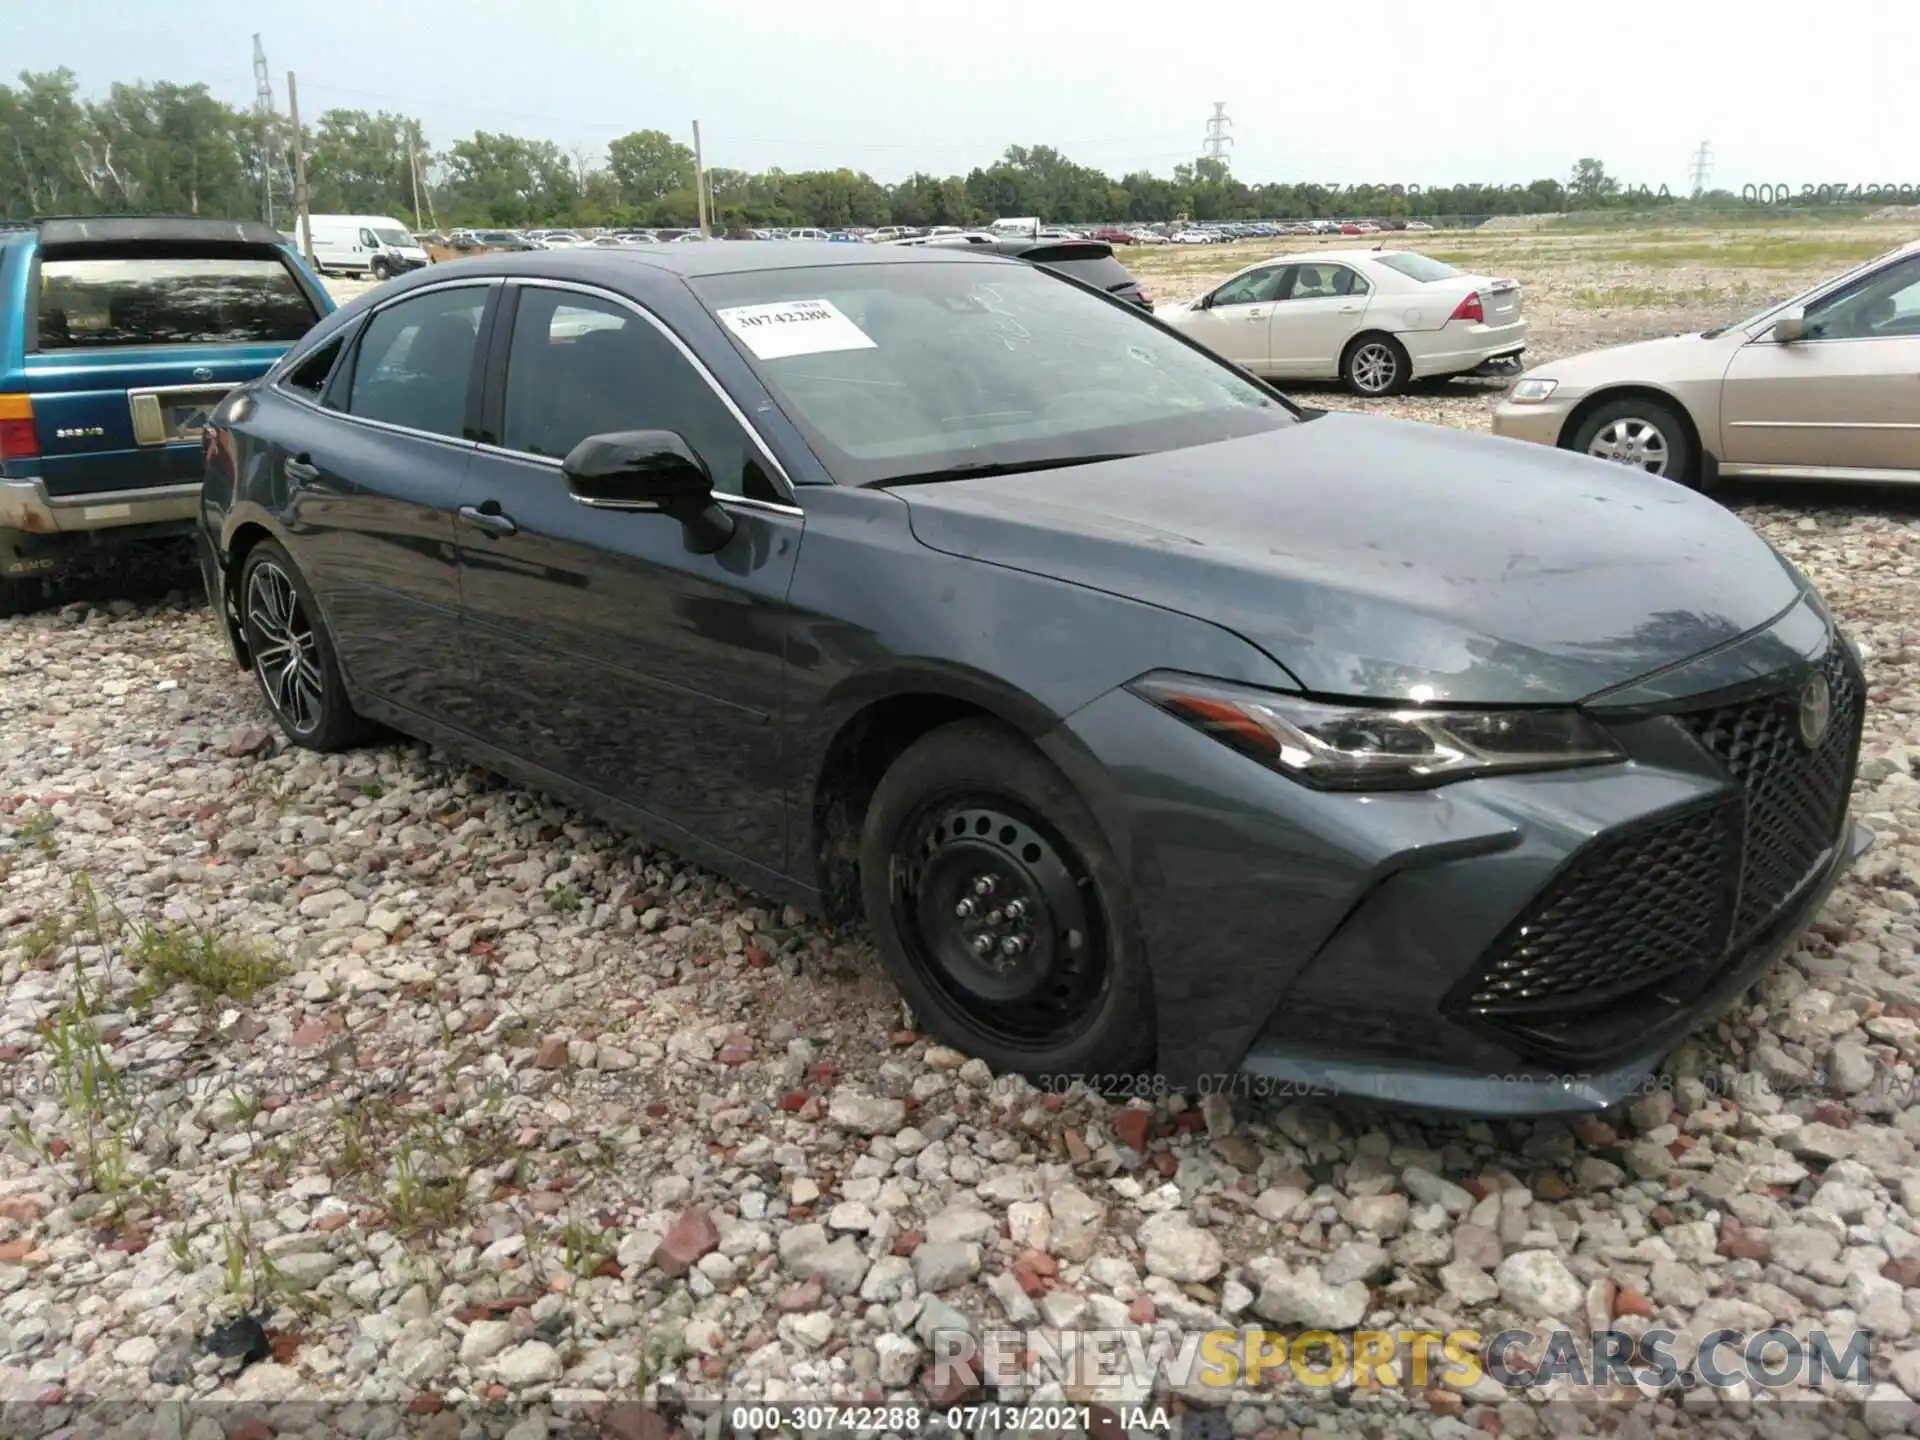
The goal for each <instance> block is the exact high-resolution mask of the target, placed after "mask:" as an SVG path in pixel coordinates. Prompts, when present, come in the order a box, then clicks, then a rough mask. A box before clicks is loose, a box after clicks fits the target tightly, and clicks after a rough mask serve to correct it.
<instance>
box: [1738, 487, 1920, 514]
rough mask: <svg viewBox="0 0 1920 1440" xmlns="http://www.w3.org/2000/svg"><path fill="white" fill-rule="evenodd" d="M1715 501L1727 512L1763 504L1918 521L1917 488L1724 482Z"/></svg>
mask: <svg viewBox="0 0 1920 1440" xmlns="http://www.w3.org/2000/svg"><path fill="white" fill-rule="evenodd" d="M1713 497H1714V499H1716V500H1718V501H1720V502H1721V503H1722V504H1724V505H1726V506H1727V507H1728V508H1729V509H1739V508H1742V507H1745V506H1757V505H1765V506H1770V507H1774V508H1778V509H1782V510H1801V511H1814V512H1817V511H1821V510H1840V511H1845V512H1846V513H1847V514H1849V515H1878V516H1882V517H1884V518H1886V519H1888V520H1902V521H1914V522H1920V485H1897V484H1889V485H1865V484H1861V483H1859V482H1857V481H1841V480H1831V481H1820V480H1723V481H1721V482H1720V484H1719V485H1717V486H1715V487H1714V491H1713Z"/></svg>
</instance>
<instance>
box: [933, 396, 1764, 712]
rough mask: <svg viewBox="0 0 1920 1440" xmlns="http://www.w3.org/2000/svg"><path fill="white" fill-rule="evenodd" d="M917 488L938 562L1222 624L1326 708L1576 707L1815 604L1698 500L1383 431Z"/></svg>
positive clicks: (1406, 429) (1227, 445)
mask: <svg viewBox="0 0 1920 1440" xmlns="http://www.w3.org/2000/svg"><path fill="white" fill-rule="evenodd" d="M897 493H899V495H900V496H901V497H902V498H903V499H905V500H906V502H907V504H908V506H909V509H910V512H911V517H912V525H913V532H914V535H915V537H916V538H917V539H918V540H919V541H920V543H922V544H924V545H926V546H928V547H930V548H932V549H935V550H939V551H943V552H945V553H947V554H951V555H958V556H962V557H965V558H969V559H975V560H979V561H982V562H985V563H988V564H993V565H1000V566H1006V567H1009V568H1012V569H1016V570H1023V571H1028V572H1030V573H1033V574H1038V575H1045V576H1050V577H1052V578H1054V579H1058V580H1062V581H1066V582H1068V583H1070V584H1075V585H1083V586H1087V587H1090V588H1092V589H1097V590H1103V591H1107V592H1109V593H1111V594H1115V595H1121V596H1126V597H1128V598H1131V599H1134V600H1139V601H1143V602H1145V603H1147V604H1151V605H1157V606H1160V607H1162V608H1164V609H1168V610H1175V611H1179V612H1181V613H1183V614H1187V615H1192V616H1195V617H1197V618H1199V619H1203V620H1207V621H1211V622H1213V623H1215V624H1217V625H1220V626H1223V627H1225V628H1226V629H1228V630H1231V631H1233V632H1234V633H1236V634H1238V635H1239V636H1241V637H1242V638H1243V639H1245V640H1247V641H1249V642H1251V643H1252V644H1254V645H1257V646H1259V647H1260V648H1261V649H1262V650H1264V651H1265V652H1266V653H1267V654H1268V655H1269V656H1271V657H1272V658H1273V659H1274V660H1275V661H1277V662H1278V663H1279V664H1281V665H1282V666H1284V667H1285V668H1286V669H1287V670H1288V671H1289V672H1291V673H1292V675H1293V676H1295V677H1296V679H1297V680H1298V682H1299V683H1300V685H1301V686H1302V687H1303V688H1304V689H1306V690H1307V691H1309V692H1313V693H1318V694H1323V695H1345V696H1355V697H1369V698H1375V699H1416V700H1422V699H1432V700H1436V701H1455V702H1460V703H1475V704H1484V703H1494V704H1509V703H1532V704H1554V703H1569V702H1572V701H1576V700H1580V699H1584V698H1586V697H1588V696H1591V695H1594V694H1596V693H1598V692H1599V691H1602V690H1607V689H1611V688H1613V687H1614V686H1617V685H1621V684H1624V683H1626V682H1627V681H1630V680H1634V679H1637V678H1639V677H1641V676H1643V675H1646V674H1648V673H1649V672H1652V671H1655V670H1661V669H1664V668H1666V667H1668V666H1670V665H1674V664H1676V663H1677V662H1679V661H1682V660H1686V659H1688V658H1690V657H1692V656H1695V655H1697V654H1699V653H1701V652H1703V651H1706V650H1709V649H1712V648H1714V647H1717V646H1720V645H1723V644H1725V643H1727V642H1729V641H1731V640H1733V639H1735V638H1737V637H1738V636H1740V635H1743V634H1745V633H1746V632H1748V631H1751V630H1754V629H1756V628H1758V627H1760V626H1763V625H1765V624H1766V623H1767V622H1768V621H1770V620H1772V619H1774V618H1775V617H1776V616H1778V615H1779V614H1780V613H1781V612H1783V611H1784V610H1786V609H1787V608H1788V607H1789V606H1791V605H1792V604H1793V603H1794V602H1795V601H1796V600H1797V599H1798V598H1799V597H1800V594H1801V585H1800V581H1799V580H1798V579H1797V578H1796V576H1795V573H1794V572H1793V571H1792V570H1791V569H1790V568H1789V567H1788V566H1787V564H1786V562H1785V561H1784V560H1782V559H1780V558H1779V557H1778V556H1777V555H1776V554H1775V553H1774V552H1773V550H1772V549H1771V547H1769V546H1768V545H1767V543H1766V542H1765V541H1763V540H1762V539H1761V538H1760V537H1759V536H1758V535H1756V534H1755V533H1754V532H1753V531H1752V530H1750V529H1749V528H1748V527H1747V526H1746V525H1745V524H1744V523H1742V522H1741V521H1740V520H1739V519H1738V518H1737V517H1735V516H1734V515H1733V514H1732V513H1731V512H1730V511H1727V510H1725V509H1723V508H1721V506H1719V505H1718V504H1716V503H1714V502H1713V501H1711V500H1708V499H1706V498H1705V497H1704V496H1702V495H1699V494H1697V493H1695V492H1694V491H1691V490H1688V489H1686V488H1684V487H1682V486H1680V485H1676V484H1673V483H1672V482H1670V481H1666V480H1660V479H1656V478H1655V477H1653V476H1650V475H1645V474H1642V473H1640V472H1637V471H1633V470H1629V469H1627V468H1625V467H1623V466H1619V465H1614V464H1610V463H1607V462H1605V461H1599V460H1592V459H1589V458H1587V457H1585V456H1580V455H1571V454H1566V453H1564V452H1561V451H1557V450H1548V449H1544V448H1542V447H1540V446H1537V445H1527V444H1522V443H1520V442H1518V441H1510V440H1498V439H1493V438H1491V437H1484V436H1476V435H1468V434H1464V433H1461V432H1458V431H1448V430H1444V429H1441V428H1439V427H1436V426H1429V425H1422V424H1416V423H1413V422H1410V421H1394V420H1383V419H1376V418H1373V417H1370V416H1355V415H1343V414H1338V413H1330V414H1324V415H1321V416H1319V417H1317V418H1314V419H1311V420H1309V421H1306V422H1304V423H1302V424H1298V425H1290V426H1288V427H1286V428H1285V429H1282V430H1277V431H1271V432H1268V433H1266V434H1262V435H1256V436H1251V437H1248V438H1245V439H1239V440H1228V441H1221V442H1218V443H1215V444H1211V445H1202V446H1197V447H1194V448H1191V449H1186V450H1175V451H1170V452H1167V453H1164V454H1158V455H1144V456H1140V457H1138V458H1135V459H1130V460H1120V461H1109V462H1105V463H1101V464H1095V465H1081V466H1074V467H1070V468H1065V469H1058V470H1048V471H1041V472H1034V473H1028V474H1022V475H1010V476H996V477H983V478H980V479H973V480H954V481H947V482H943V483H936V484H925V485H914V486H903V487H901V489H900V490H899V491H898V492H897ZM1162 663H1166V664H1169V665H1177V664H1178V657H1168V658H1167V660H1166V661H1165V662H1162Z"/></svg>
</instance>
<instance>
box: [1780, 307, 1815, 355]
mask: <svg viewBox="0 0 1920 1440" xmlns="http://www.w3.org/2000/svg"><path fill="white" fill-rule="evenodd" d="M1806 337H1807V312H1806V311H1805V310H1803V309H1802V308H1801V307H1800V306H1798V305H1796V306H1794V307H1793V309H1791V310H1789V311H1787V312H1786V314H1784V315H1782V316H1781V317H1780V318H1779V319H1778V320H1776V321H1774V322H1773V338H1774V339H1776V340H1778V341H1779V342H1780V343H1781V344H1782V345H1791V344H1792V343H1793V342H1794V341H1796V340H1804V339H1806Z"/></svg>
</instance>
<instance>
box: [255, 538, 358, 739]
mask: <svg viewBox="0 0 1920 1440" xmlns="http://www.w3.org/2000/svg"><path fill="white" fill-rule="evenodd" d="M237 588H238V594H239V601H240V623H241V626H242V628H243V630H244V631H245V634H246V640H247V653H248V654H249V655H251V656H252V658H253V674H254V678H255V679H256V680H258V681H259V683H260V694H261V696H262V698H264V699H265V700H266V702H267V708H268V709H269V710H271V711H272V712H273V718H274V719H275V721H277V722H278V723H279V726H280V728H281V729H282V730H283V731H285V732H286V736H287V738H288V739H289V740H291V741H292V742H293V743H294V744H296V745H299V746H302V747H304V748H305V749H308V750H322V751H327V750H345V749H347V748H348V747H349V746H351V745H353V744H355V743H356V742H358V741H360V740H362V739H365V738H366V736H367V735H368V734H369V733H370V731H371V730H372V726H371V725H369V724H368V723H367V722H366V721H365V720H363V719H362V718H361V717H360V716H359V715H358V714H356V713H355V712H354V708H353V705H352V703H351V702H350V701H349V700H348V699H347V687H346V683H345V682H344V681H343V680H342V679H341V678H340V666H339V663H338V661H337V659H336V658H335V654H334V648H333V637H332V636H331V635H329V634H328V633H327V627H326V622H325V619H324V617H323V616H322V615H321V613H320V607H319V605H318V604H316V603H315V601H314V598H313V591H312V590H311V589H310V588H309V587H308V585H307V581H306V577H305V576H303V575H302V574H301V573H300V567H299V566H297V565H295V564H294V563H293V557H292V556H290V555H288V554H287V552H286V551H285V550H284V549H282V548H281V547H280V546H279V545H278V544H277V543H276V542H274V541H272V540H262V541H261V542H260V543H259V544H258V545H256V546H254V548H253V549H252V550H250V551H248V552H247V560H246V564H244V565H242V566H241V567H240V584H239V586H238V587H237Z"/></svg>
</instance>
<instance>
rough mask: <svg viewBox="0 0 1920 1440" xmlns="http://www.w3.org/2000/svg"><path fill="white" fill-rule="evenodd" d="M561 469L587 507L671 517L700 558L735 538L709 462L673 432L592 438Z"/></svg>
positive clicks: (623, 432)
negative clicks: (717, 498)
mask: <svg viewBox="0 0 1920 1440" xmlns="http://www.w3.org/2000/svg"><path fill="white" fill-rule="evenodd" d="M560 471H561V473H562V474H563V475H565V476H566V477H567V488H568V489H569V490H571V491H572V492H573V498H574V499H575V500H577V501H579V502H580V503H581V504H582V505H591V506H592V507H593V508H594V509H596V510H643V511H658V512H659V513H661V514H664V515H671V516H672V517H673V518H674V519H676V520H678V521H679V522H680V523H681V525H682V526H684V527H685V528H686V532H687V548H688V549H689V550H691V551H693V552H694V553H695V554H696V555H710V554H712V553H713V552H714V551H716V550H718V549H719V548H720V547H721V546H722V545H725V544H726V543H727V541H728V540H729V539H730V538H731V537H732V535H733V516H731V515H729V514H728V513H727V512H726V510H725V509H724V508H723V507H722V506H721V505H720V504H719V503H718V502H716V501H715V500H714V498H713V476H712V475H710V474H709V473H708V472H707V467H706V463H705V462H704V461H702V460H701V458H700V457H699V456H698V455H696V454H694V452H693V447H692V446H690V445H689V444H687V442H686V441H685V440H684V439H683V438H681V437H680V436H679V435H677V434H675V433H674V432H673V431H671V430H621V431H616V432H614V433H612V434H607V435H589V436H588V437H587V438H586V439H584V440H582V441H581V442H580V443H579V444H578V445H576V446H574V447H573V449H572V450H570V451H568V452H567V458H566V459H565V460H563V461H561V463H560Z"/></svg>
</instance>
